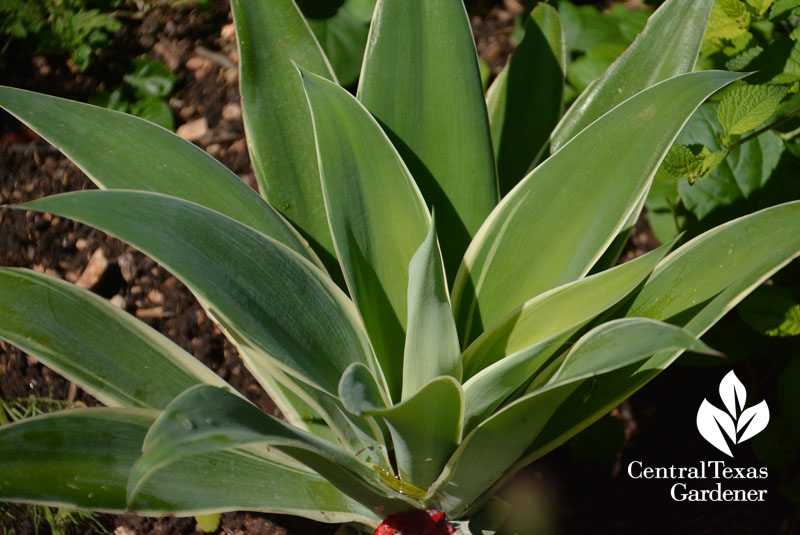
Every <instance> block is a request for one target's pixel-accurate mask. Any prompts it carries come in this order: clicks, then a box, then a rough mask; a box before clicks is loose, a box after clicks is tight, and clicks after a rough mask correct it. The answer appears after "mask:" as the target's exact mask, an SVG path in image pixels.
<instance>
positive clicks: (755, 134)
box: [728, 108, 800, 152]
mask: <svg viewBox="0 0 800 535" xmlns="http://www.w3.org/2000/svg"><path fill="white" fill-rule="evenodd" d="M797 115H800V108H798V109H796V110H794V111H793V112H791V113H789V114H788V115H785V116H783V117H781V118H780V119H778V120H777V121H775V122H774V123H770V124H768V125H767V126H765V127H764V128H760V129H758V130H756V131H755V132H753V133H752V134H750V135H749V136H746V137H743V138H742V139H740V140H739V141H737V142H736V143H734V144H733V145H731V146H730V147H728V152H730V151H732V150H733V149H735V148H737V147H741V146H742V145H744V144H745V143H747V142H748V141H750V140H751V139H755V138H757V137H758V136H760V135H761V134H763V133H764V132H767V131H769V130H772V129H773V128H775V127H776V126H779V125H781V124H783V123H785V122H786V121H788V120H789V119H792V118H794V117H796V116H797Z"/></svg>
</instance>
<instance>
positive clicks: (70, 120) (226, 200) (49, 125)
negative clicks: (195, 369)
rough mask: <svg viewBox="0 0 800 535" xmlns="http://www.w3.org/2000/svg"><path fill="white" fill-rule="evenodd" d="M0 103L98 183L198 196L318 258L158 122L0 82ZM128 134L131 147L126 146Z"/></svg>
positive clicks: (253, 197)
mask: <svg viewBox="0 0 800 535" xmlns="http://www.w3.org/2000/svg"><path fill="white" fill-rule="evenodd" d="M0 106H2V107H3V108H5V109H6V110H8V111H9V112H10V113H12V114H14V115H15V116H16V117H17V118H19V120H20V121H22V122H23V123H25V124H27V125H28V126H30V127H31V128H32V129H33V130H35V131H36V132H38V133H39V134H40V135H41V136H42V137H43V138H45V139H46V140H47V141H49V142H51V143H52V144H53V145H55V146H56V147H57V148H58V149H59V150H61V151H62V152H63V153H64V154H65V155H66V156H67V157H68V158H69V159H70V160H72V161H73V162H75V164H77V165H78V167H80V168H81V169H82V170H83V171H84V172H85V173H86V174H87V175H88V176H89V178H91V179H92V181H93V182H94V183H95V184H97V185H98V186H99V187H100V188H108V189H132V190H141V191H152V192H156V193H163V194H165V195H171V196H173V197H179V198H182V199H186V200H188V201H192V202H195V203H197V204H201V205H203V206H206V207H208V208H211V209H212V210H216V211H218V212H220V213H223V214H225V215H227V216H228V217H232V218H233V219H236V220H237V221H239V222H240V223H244V224H245V225H248V226H251V227H253V228H254V229H256V230H258V231H260V232H263V233H264V234H266V235H267V236H270V237H272V238H275V239H276V240H278V241H279V242H281V243H283V244H285V245H288V246H289V247H291V248H292V249H294V250H295V251H296V252H298V253H300V254H302V255H304V256H305V257H306V258H309V259H311V260H312V261H314V262H319V260H318V259H317V257H316V255H315V254H314V253H313V251H311V249H310V248H309V247H308V244H307V243H306V241H305V240H304V239H303V238H301V237H300V235H299V234H298V233H297V231H295V230H294V229H293V228H292V227H291V225H289V224H287V222H286V221H285V220H284V219H283V218H282V217H281V216H280V214H278V212H276V211H275V209H274V208H272V207H271V206H270V205H268V204H267V203H265V202H264V201H263V200H262V199H260V198H259V196H258V195H257V194H256V193H255V192H254V191H253V190H252V189H250V188H249V187H248V186H247V185H246V184H245V183H244V182H242V181H241V180H240V179H239V177H237V176H236V175H234V174H233V173H232V172H231V171H229V170H228V169H227V168H225V166H223V165H222V164H221V163H219V162H218V161H216V160H215V159H214V158H212V157H211V156H209V155H208V154H206V153H205V152H204V151H203V150H201V149H200V148H198V147H196V146H195V145H193V144H191V143H189V142H188V141H186V140H184V139H181V138H179V137H178V136H176V135H175V134H173V133H172V132H170V131H168V130H165V129H164V128H161V127H159V126H156V125H154V124H152V123H149V122H147V121H144V120H142V119H139V118H138V117H134V116H133V115H128V114H127V113H121V112H117V111H113V110H108V109H105V108H99V107H97V106H90V105H89V104H82V103H80V102H74V101H71V100H65V99H62V98H56V97H50V96H47V95H41V94H38V93H32V92H30V91H23V90H21V89H13V88H10V87H0ZM132 139H135V140H136V150H128V149H127V147H128V146H129V145H130V142H131V140H132ZM142 155H147V157H142Z"/></svg>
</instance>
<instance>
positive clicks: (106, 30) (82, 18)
mask: <svg viewBox="0 0 800 535" xmlns="http://www.w3.org/2000/svg"><path fill="white" fill-rule="evenodd" d="M120 3H121V1H120V0H117V1H113V0H112V1H106V2H100V4H101V5H100V6H97V7H92V6H91V4H92V2H90V1H89V0H3V1H2V2H0V36H2V38H3V39H4V43H3V45H2V52H3V53H4V52H5V50H6V49H7V48H8V46H9V45H10V44H11V42H12V41H14V40H20V41H28V42H30V43H32V48H33V50H34V52H35V53H38V54H67V55H68V56H69V58H70V59H71V60H72V63H73V64H74V65H75V68H77V69H78V70H80V71H84V70H86V69H87V68H88V67H89V63H90V62H91V60H92V57H93V56H94V54H95V53H96V52H97V51H98V50H101V49H103V48H105V47H106V46H107V45H108V44H109V41H110V38H111V36H112V35H113V34H114V33H116V32H117V31H119V29H120V28H121V27H122V25H121V23H120V22H119V21H118V20H117V19H116V18H114V17H113V16H112V15H111V14H110V13H109V11H110V10H111V9H112V8H113V7H115V6H116V5H119V4H120ZM0 57H2V53H0Z"/></svg>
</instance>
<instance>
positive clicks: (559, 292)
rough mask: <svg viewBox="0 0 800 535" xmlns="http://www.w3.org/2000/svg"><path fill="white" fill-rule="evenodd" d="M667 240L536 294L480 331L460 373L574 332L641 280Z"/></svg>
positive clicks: (475, 370) (666, 247)
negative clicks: (490, 327) (632, 256)
mask: <svg viewBox="0 0 800 535" xmlns="http://www.w3.org/2000/svg"><path fill="white" fill-rule="evenodd" d="M670 247H671V244H667V245H664V246H662V247H660V248H658V249H656V250H655V251H651V252H649V253H647V254H644V255H642V256H640V257H639V258H636V259H634V260H631V261H630V262H626V263H625V264H622V265H620V266H617V267H614V268H611V269H609V270H607V271H603V272H601V273H598V274H595V275H592V276H590V277H586V278H585V279H580V280H577V281H575V282H570V283H567V284H565V285H563V286H559V287H558V288H554V289H552V290H550V291H548V292H545V293H543V294H540V295H538V296H536V297H534V298H533V299H531V300H529V301H527V302H526V303H524V304H523V305H522V306H521V307H520V308H518V309H517V310H516V311H514V312H513V313H512V314H510V315H509V316H507V317H506V318H505V319H504V320H503V321H501V322H499V323H498V324H497V326H496V327H494V328H493V329H490V330H489V331H487V332H485V333H484V334H482V335H481V336H480V337H479V338H478V339H477V340H475V342H473V343H472V344H471V345H470V346H469V347H468V348H467V350H466V351H464V354H463V356H462V359H463V361H464V375H465V377H468V378H469V377H472V376H474V375H475V374H477V373H478V372H479V371H480V370H483V369H485V368H487V367H488V366H490V365H492V364H493V363H495V362H497V361H499V360H501V359H502V358H503V357H506V356H508V355H511V354H512V353H516V352H518V351H520V350H523V349H525V348H527V347H530V346H532V345H534V344H536V343H538V342H541V341H542V340H545V339H549V338H550V337H552V336H553V335H556V334H562V333H567V332H574V331H573V330H574V329H577V328H579V327H580V326H581V325H584V324H585V323H586V322H588V321H590V320H591V319H592V318H594V317H595V316H597V315H598V314H600V313H602V312H603V311H605V310H607V309H608V308H610V307H612V306H613V305H614V304H615V303H618V302H619V301H621V300H622V299H623V298H625V296H627V295H628V294H630V293H631V292H632V291H633V290H634V289H635V288H636V287H637V286H639V284H641V283H642V282H643V281H644V280H645V279H646V278H647V276H648V275H649V274H650V272H651V271H652V270H653V268H654V267H655V266H656V264H657V263H658V262H659V261H660V260H661V259H662V258H663V257H664V255H666V254H667V251H669V249H670Z"/></svg>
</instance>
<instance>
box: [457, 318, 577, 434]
mask: <svg viewBox="0 0 800 535" xmlns="http://www.w3.org/2000/svg"><path fill="white" fill-rule="evenodd" d="M588 321H589V320H585V321H584V322H583V323H580V324H578V325H576V326H574V327H573V328H571V329H568V330H565V331H562V332H559V333H556V334H553V335H552V336H550V337H548V338H545V339H544V340H541V341H539V342H537V343H535V344H533V345H531V346H528V347H526V348H524V349H521V350H519V351H517V352H514V353H512V354H510V355H508V356H507V357H504V358H502V359H501V360H499V361H497V362H495V363H494V364H492V365H491V366H488V367H487V368H484V369H482V370H480V371H479V372H478V373H476V374H475V375H473V376H472V377H470V379H469V380H468V381H467V382H465V383H464V433H465V434H466V433H469V432H470V431H472V430H473V429H475V427H476V426H477V425H478V424H480V423H481V422H482V421H483V420H485V419H486V418H488V417H489V416H491V414H492V413H493V412H494V411H495V409H497V408H498V407H499V406H500V405H501V404H502V403H503V402H505V401H506V400H507V399H508V398H509V396H511V395H512V394H513V393H514V392H516V391H517V390H518V389H519V388H520V387H521V386H522V385H524V384H525V383H526V382H528V381H529V380H530V379H531V378H533V377H534V376H537V375H540V374H541V372H542V371H543V370H544V369H545V368H546V367H547V366H549V365H551V361H552V360H553V357H554V356H555V355H556V354H557V353H559V352H561V351H562V350H563V349H564V348H566V347H567V342H568V341H569V339H570V338H571V337H572V336H573V335H574V334H575V333H576V332H577V331H578V330H579V328H580V327H581V326H583V325H584V324H585V323H587V322H588Z"/></svg>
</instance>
